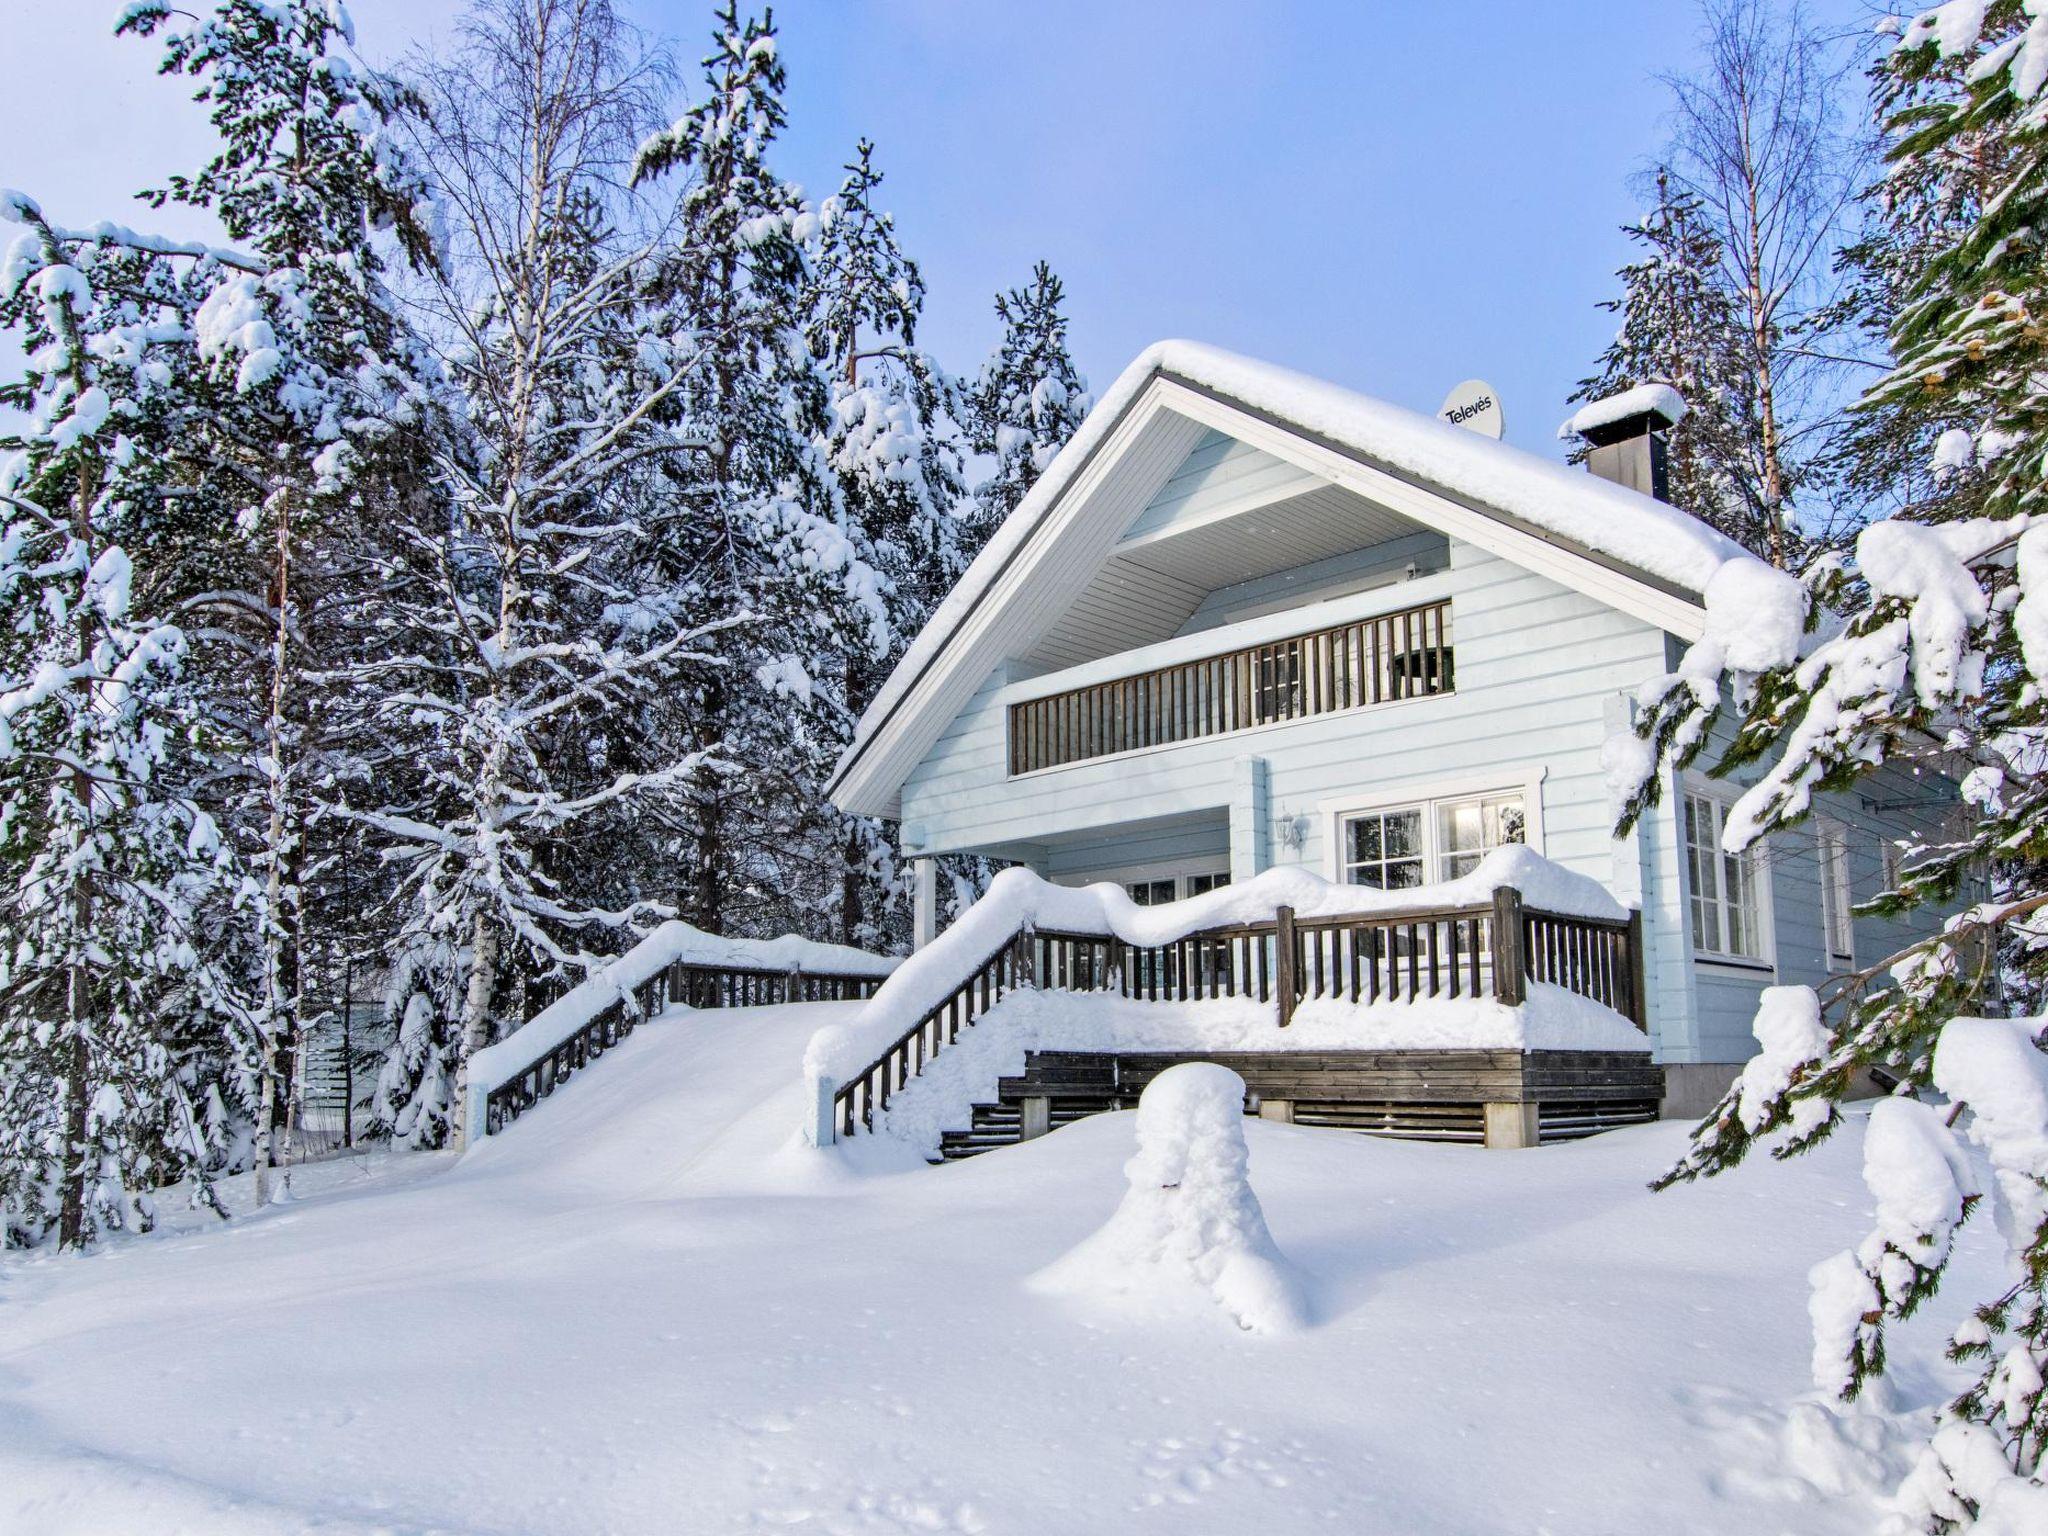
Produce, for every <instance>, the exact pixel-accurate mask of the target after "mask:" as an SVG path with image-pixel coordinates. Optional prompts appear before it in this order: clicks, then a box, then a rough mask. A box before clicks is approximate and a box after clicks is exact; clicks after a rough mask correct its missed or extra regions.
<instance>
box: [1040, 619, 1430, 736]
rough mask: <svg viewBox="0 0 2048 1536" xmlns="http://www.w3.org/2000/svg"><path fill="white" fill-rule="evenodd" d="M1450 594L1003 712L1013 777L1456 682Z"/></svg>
mask: <svg viewBox="0 0 2048 1536" xmlns="http://www.w3.org/2000/svg"><path fill="white" fill-rule="evenodd" d="M1450 616H1451V605H1450V600H1449V599H1447V598H1446V599H1443V600H1440V601H1438V602H1434V603H1423V604H1420V605H1418V606H1416V607H1412V608H1403V609H1398V610H1396V611H1394V612H1392V613H1382V614H1376V615H1374V616H1372V617H1370V618H1363V619H1354V620H1352V621H1350V622H1349V623H1345V624H1338V625H1333V626H1331V627H1328V628H1325V629H1318V630H1311V631H1309V632H1308V633H1306V634H1300V635H1292V636H1289V637H1287V638H1284V639H1280V640H1269V641H1266V642H1265V643H1263V644H1259V645H1248V646H1241V647H1239V648H1238V649H1236V650H1232V651H1220V652H1217V653H1216V654H1214V655H1211V656H1202V657H1197V658H1195V659H1194V660H1191V661H1181V662H1174V663H1172V664H1170V665H1168V666H1163V667H1156V668H1153V669H1152V670H1150V671H1147V672H1139V673H1134V674H1133V675H1131V676H1129V677H1122V678H1116V679H1113V680H1111V681H1108V682H1102V683H1092V684H1088V685H1086V686H1083V687H1079V688H1069V689H1066V690H1064V691H1062V692H1059V693H1050V694H1046V695H1044V696H1043V697H1041V698H1036V699H1025V700H1022V701H1020V702H1018V703H1016V704H1012V705H1011V706H1010V711H1009V744H1010V747H1009V762H1010V772H1011V773H1012V774H1013V775H1014V774H1020V773H1033V772H1036V771H1037V770H1039V769H1041V768H1058V767H1061V766H1063V765H1065V764H1067V763H1078V762H1086V761H1088V760H1090V759H1093V758H1098V757H1109V756H1112V755H1113V754H1115V753H1118V752H1131V751H1137V750H1139V749H1141V748H1145V747H1158V746H1170V745H1173V744H1175V743H1177V742H1183V741H1197V740H1200V739H1202V738H1204V737H1208V736H1221V735H1224V734H1225V733H1227V732H1230V731H1240V730H1247V729H1249V728H1251V727H1253V726H1259V725H1271V724H1274V723H1276V722H1279V721H1285V720H1305V719H1308V718H1310V717H1312V716H1316V715H1328V714H1335V713H1336V712H1338V711H1339V710H1346V709H1357V708H1360V707H1362V706H1364V705H1368V704H1385V703H1389V702H1392V701H1394V700H1397V699H1408V698H1420V697H1423V696H1425V695H1429V694H1437V693H1449V692H1451V691H1452V689H1453V687H1454V678H1453V672H1452V662H1453V656H1452V650H1451V641H1450Z"/></svg>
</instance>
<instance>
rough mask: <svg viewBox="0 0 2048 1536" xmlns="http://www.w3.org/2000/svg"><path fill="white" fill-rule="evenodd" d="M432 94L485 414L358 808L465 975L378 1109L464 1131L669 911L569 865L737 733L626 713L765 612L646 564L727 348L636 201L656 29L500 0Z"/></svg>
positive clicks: (414, 520)
mask: <svg viewBox="0 0 2048 1536" xmlns="http://www.w3.org/2000/svg"><path fill="white" fill-rule="evenodd" d="M420 83H421V89H422V91H423V94H424V97H425V102H426V110H425V112H424V114H423V115H422V116H421V117H420V118H419V119H417V130H418V133H419V135H420V155H421V159H422V161H423V162H424V163H426V164H429V165H431V166H432V167H433V170H434V174H435V176H436V179H437V183H438V185H439V188H440V190H441V192H442V194H443V196H444V198H445V201H446V204H447V225H448V249H447V254H446V259H445V261H444V262H443V264H442V265H441V266H440V267H439V268H438V269H436V270H435V271H434V272H433V273H432V274H430V276H431V281H430V282H429V283H428V284H427V286H426V291H425V293H424V294H423V296H422V304H423V307H425V308H426V309H427V311H428V313H429V315H430V319H429V320H428V322H427V324H428V326H429V328H430V330H431V332H432V334H434V336H435V338H436V340H437V341H438V343H439V344H440V346H441V348H442V349H443V353H444V356H445V358H446V367H447V370H448V373H449V376H450V379H451V381H452V383H453V385H454V386H455V388H456V389H457V390H459V392H460V419H459V422H458V424H457V426H456V428H455V429H454V430H452V431H451V432H449V433H448V434H447V435H446V437H445V438H444V439H442V440H441V441H440V443H439V444H438V445H437V452H436V457H435V460H434V465H433V469H434V474H433V488H434V490H435V492H436V493H437V494H432V495H424V496H421V497H419V498H417V499H416V500H415V501H413V502H412V503H410V504H409V505H408V507H407V508H406V511H407V518H406V520H405V521H404V522H403V524H402V525H401V526H399V527H398V528H397V529H396V530H395V536H394V537H393V539H392V541H391V543H390V546H389V554H388V555H387V556H386V558H385V560H384V564H383V571H382V580H383V597H382V609H381V612H380V615H379V628H380V631H381V633H380V635H379V636H378V639H377V643H376V645H375V646H374V648H373V649H371V650H370V651H369V653H368V654H366V655H364V656H362V657H360V658H359V659H358V660H357V661H356V662H355V663H354V664H353V666H352V667H351V668H350V670H349V675H348V679H347V682H348V698H349V701H350V702H349V704H348V707H349V708H350V709H351V710H353V711H354V712H355V714H356V727H355V728H356V731H357V733H358V734H360V735H361V736H363V737H366V738H380V739H382V740H383V741H385V742H387V743H390V744H395V745H397V746H398V747H399V749H400V751H401V752H402V760H399V761H389V762H387V764H386V767H387V770H388V771H387V772H385V773H384V774H382V775H381V776H379V777H378V778H377V779H375V780H374V781H373V784H372V787H373V789H374V790H375V791H376V794H374V795H370V796H365V795H360V794H358V795H355V796H353V797H351V800H350V803H349V804H348V806H347V809H346V815H347V816H348V817H349V818H350V819H351V820H353V821H354V822H356V823H357V824H359V825H361V826H363V827H366V828H368V829H370V830H371V831H372V832H373V833H375V834H376V835H377V836H378V838H379V839H380V844H381V852H382V856H383V858H384V859H385V861H386V863H387V864H388V865H389V866H391V867H393V868H395V869H396V870H398V871H399V874H400V879H399V882H398V885H397V889H396V891H395V902H396V910H397V912H398V914H399V922H400V927H399V933H398V938H397V945H396V947H397V950H398V953H399V954H400V955H401V957H404V964H402V965H401V967H400V971H401V973H402V974H403V976H405V977H407V978H411V979H413V980H414V981H417V982H419V983H421V984H423V985H430V986H439V985H444V984H445V983H447V982H449V981H451V980H452V981H459V990H458V991H457V993H456V994H455V995H453V996H451V995H448V994H447V993H445V992H438V993H437V994H435V995H426V994H424V993H418V992H415V993H409V994H406V995H400V996H394V997H393V999H392V1008H393V1013H394V1015H395V1017H396V1020H397V1022H398V1023H399V1025H400V1029H399V1043H398V1047H397V1051H396V1053H395V1055H394V1058H393V1062H392V1064H391V1065H390V1066H389V1068H388V1069H387V1072H386V1074H385V1079H384V1081H383V1083H382V1085H381V1086H380V1100H381V1102H382V1104H383V1105H384V1106H385V1109H386V1110H387V1111H388V1113H386V1114H384V1115H382V1116H381V1117H380V1118H382V1119H383V1120H384V1122H385V1123H386V1124H387V1125H388V1126H389V1127H390V1128H391V1129H394V1130H402V1131H403V1132H404V1133H405V1134H406V1135H407V1136H408V1137H409V1138H410V1139H411V1140H413V1141H414V1142H426V1141H431V1140H433V1139H434V1138H435V1137H436V1136H438V1135H439V1134H441V1133H442V1132H443V1130H444V1129H445V1128H446V1126H447V1124H448V1114H449V1107H450V1105H451V1104H453V1105H457V1106H459V1105H460V1104H461V1103H462V1102H463V1101H464V1100H463V1091H462V1090H463V1085H464V1083H465V1081H466V1073H467V1064H468V1061H469V1059H470V1058H471V1057H472V1056H473V1055H474V1054H475V1053H476V1052H477V1051H479V1050H481V1049H482V1048H483V1047H484V1046H486V1045H488V1044H490V1043H491V1042H492V1041H493V1040H494V1039H495V1038H496V1037H497V1036H498V1035H499V1034H500V1033H502V1032H503V1030H504V1029H505V1028H506V1027H507V1026H508V1025H510V1026H516V1025H517V1024H518V1023H520V1022H523V1021H524V1018H525V1016H526V1014H527V1013H528V1012H529V1011H530V1009H529V1007H528V1004H527V999H526V991H527V988H528V987H529V986H530V985H532V984H533V983H536V982H538V983H543V984H548V985H554V986H558V985H560V984H561V983H563V982H568V981H574V980H577V979H580V976H581V974H582V972H583V971H584V970H585V969H586V968H587V967H588V965H589V964H590V963H592V961H593V958H594V957H596V956H600V955H603V954H606V953H608V952H612V951H615V950H616V949H617V948H618V947H620V945H621V944H622V943H624V942H628V941H630V939H631V938H632V936H633V935H634V934H635V933H636V932H638V931H639V930H640V929H641V928H642V927H644V926H645V925H646V924H647V923H648V922H650V921H652V920H653V919H654V918H656V917H658V916H659V915H660V913H661V911H662V908H661V907H660V906H659V905H658V904H657V903H655V902H653V901H651V900H648V899H646V898H645V897H642V896H629V897H628V898H627V899H626V900H625V901H624V902H623V903H621V904H619V905H616V906H607V905H605V904H603V903H602V902H601V901H599V900H593V899H591V896H590V893H591V890H592V888H593V885H594V884H595V883H596V882H595V881H594V879H593V871H592V870H591V869H590V868H589V866H588V865H587V864H586V863H585V862H584V861H581V860H578V859H576V858H574V857H571V856H570V854H571V851H572V848H573V846H574V842H575V839H576V838H577V836H578V834H579V831H580V830H581V829H583V828H586V827H587V826H588V825H590V824H591V823H592V822H594V821H597V820H599V819H601V818H605V817H610V816H615V815H618V814H620V813H622V812H625V811H629V810H634V809H637V808H639V807H642V806H646V805H648V804H650V803H651V802H654V801H658V800H659V799H661V797H662V796H664V795H665V794H669V793H672V792H674V791H675V790H676V789H677V787H678V786H679V785H681V784H682V783H684V782H686V781H687V780H688V779H690V778H691V776H692V775H694V774H696V773H697V772H699V771H700V770H701V769H702V768H703V767H704V765H705V763H706V762H707V760H708V759H709V757H710V756H711V754H712V750H713V748H714V746H715V742H693V741H690V740H687V739H682V738H676V739H671V740H669V741H667V742H664V743H661V744H660V745H661V747H662V756H661V757H660V759H659V760H658V761H655V762H651V763H634V764H626V763H621V762H619V761H617V760H615V755H614V754H613V753H612V752H611V751H610V750H609V743H608V741H607V739H606V737H605V735H604V730H605V722H607V721H610V720H627V719H631V718H632V717H634V716H636V715H638V714H639V713H641V712H643V711H647V710H649V709H652V708H654V707H656V706H657V704H658V703H659V702H660V701H661V699H662V698H663V697H664V695H665V693H666V691H667V690H668V689H669V688H670V686H671V685H672V683H673V682H674V679H675V677H676V676H677V671H678V669H679V668H680V667H682V666H683V665H684V664H685V663H692V662H696V661H699V660H702V659H704V653H703V652H702V651H701V650H700V647H701V646H702V644H703V642H704V641H705V639H706V637H707V636H708V635H710V634H712V633H715V631H716V630H717V629H719V628H720V627H721V626H724V625H728V624H732V623H736V622H740V621H743V620H744V619H745V617H746V615H745V613H744V611H742V610H738V609H728V610H727V611H724V612H722V613H719V614H716V615H713V616H710V617H706V616H705V615H704V614H703V612H702V610H701V606H700V605H697V604H694V603H693V602H692V601H691V600H690V595H689V594H687V593H681V592H679V591H678V590H677V589H676V587H675V586H674V585H673V584H672V583H669V582H665V581H658V580H656V579H655V578H654V574H653V571H652V568H651V566H650V565H649V563H648V562H647V561H646V559H645V558H644V553H645V551H644V546H645V545H646V543H647V542H648V541H649V540H650V539H652V538H654V537H656V533H655V530H654V529H652V528H650V527H649V526H648V525H647V523H646V522H645V521H644V520H643V516H642V514H643V511H644V510H645V505H646V503H645V497H644V495H643V494H642V492H641V488H640V482H641V479H642V477H644V476H645V475H646V474H647V473H648V472H649V471H650V468H651V467H652V466H654V465H657V464H660V463H664V462H669V461H673V460H676V459H679V458H681V457H684V456H687V455H690V454H693V453H696V452H698V451H699V449H698V448H697V447H696V446H695V445H694V442H693V439H692V438H691V437H690V436H689V435H688V434H686V433H685V432H684V431H682V430H680V428H679V427H678V425H677V422H676V417H675V414H674V412H673V410H672V409H671V407H672V405H674V404H677V403H679V402H680V400H681V399H682V397H683V396H684V394H685V393H686V391H687V389H688V387H689V384H690V382H691V381H692V379H693V378H694V377H695V376H696V372H697V370H698V369H699V367H700V366H701V365H702V363H703V359H704V358H705V356H706V354H707V346H708V343H707V340H706V338H705V337H703V336H702V335H701V334H700V333H699V332H698V330H697V329H696V327H695V325H694V324H693V322H692V320H691V318H690V316H689V315H688V314H687V313H686V312H684V311H682V310H681V309H679V308H678V306H676V305H675V304H673V303H672V302H668V301H666V300H664V299H662V298H661V297H659V296H658V289H659V288H660V278H661V274H660V271H659V264H660V262H661V260H662V259H664V257H665V255H666V254H667V252H666V248H665V244H664V236H663V234H662V233H661V232H660V231H658V230H657V231H650V230H648V229H645V228H642V227H640V226H638V225H637V224H634V223H631V222H627V212H626V211H625V210H622V209H621V208H620V207H619V189H620V184H621V182H622V179H623V176H624V174H625V171H626V168H627V164H628V161H629V157H630V154H631V151H632V146H633V144H634V142H635V139H636V137H637V134H638V130H639V128H640V125H641V123H642V121H643V120H644V114H645V112H646V110H647V107H648V91H649V88H650V86H651V84H652V83H653V77H652V75H651V74H650V71H649V65H648V61H647V59H646V58H645V56H644V55H643V54H642V53H641V52H639V51H638V49H637V45H636V41H635V38H634V35H633V34H632V33H631V32H630V31H629V30H628V29H627V28H626V26H625V25H624V23H623V22H621V21H620V19H619V18H618V16H617V15H616V13H615V11H614V8H613V7H612V6H611V5H609V4H607V3H604V0H486V3H483V4H480V5H478V6H476V7H475V8H474V9H473V10H472V11H471V12H470V14H469V16H468V17H467V18H466V19H465V21H464V23H463V25H462V28H461V30H460V32H459V35H458V41H457V44H456V46H455V47H454V48H453V49H452V50H451V51H450V52H449V53H448V54H447V55H445V56H444V57H442V58H440V59H437V60H433V61H428V62H426V63H424V64H423V65H422V68H421V70H420ZM451 953H452V955H453V956H454V963H453V964H450V963H448V957H449V955H450V954H451ZM422 957H424V958H422ZM423 1085H424V1086H423ZM443 1085H445V1088H444V1086H443ZM430 1101H431V1102H430ZM468 1129H474V1128H468Z"/></svg>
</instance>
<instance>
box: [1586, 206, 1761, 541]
mask: <svg viewBox="0 0 2048 1536" xmlns="http://www.w3.org/2000/svg"><path fill="white" fill-rule="evenodd" d="M1655 186H1656V201H1655V203H1654V204H1653V205H1652V206H1651V208H1650V211H1649V212H1648V213H1646V214H1644V215H1643V218H1642V221H1641V222H1640V223H1636V224H1631V225H1628V226H1626V227H1625V228H1624V229H1623V233H1624V234H1626V235H1627V236H1628V238H1629V240H1630V241H1631V242H1633V243H1634V244H1635V245H1636V246H1637V247H1638V248H1639V249H1640V251H1641V255H1640V256H1639V257H1638V258H1637V259H1636V260H1634V261H1631V262H1630V263H1629V264H1628V265H1626V266H1624V267H1623V268H1621V270H1620V272H1619V273H1617V274H1616V275H1617V276H1619V277H1620V278H1621V283H1622V293H1621V297H1620V298H1618V299H1612V300H1609V301H1608V302H1607V303H1605V304H1604V305H1602V306H1601V307H1602V308H1604V309H1607V310H1609V311H1611V312H1612V313H1613V314H1615V315H1616V316H1618V317H1619V319H1620V322H1621V324H1620V328H1619V329H1618V330H1617V331H1616V332H1615V336H1614V340H1613V341H1612V342H1610V343H1609V344H1608V347H1607V350H1606V351H1605V352H1603V353H1601V354H1600V371H1599V372H1598V373H1595V374H1593V375H1591V376H1589V377H1587V378H1584V379H1581V380H1580V381H1579V385H1578V388H1577V389H1576V390H1574V391H1573V392H1572V396H1571V398H1572V399H1573V400H1574V401H1591V400H1599V399H1602V398H1604V397H1605V396H1608V395H1613V394H1618V393H1620V392H1621V391H1622V390H1625V389H1632V388H1634V387H1635V386H1637V385H1639V384H1669V385H1670V386H1671V387H1672V388H1674V389H1676V390H1677V391H1678V393H1679V395H1680V396H1681V397H1682V398H1683V399H1684V401H1685V404H1686V413H1685V418H1684V420H1682V421H1680V422H1679V423H1678V425H1677V426H1675V427H1673V428H1672V429H1671V431H1670V433H1669V435H1668V437H1667V440H1666V441H1667V450H1668V452H1667V457H1666V461H1665V462H1666V474H1667V477H1668V486H1669V495H1670V498H1671V502H1672V505H1674V506H1677V507H1682V508H1684V509H1685V510H1686V511H1687V512H1690V513H1691V514H1692V515H1693V516H1694V517H1697V518H1698V519H1700V521H1702V522H1704V523H1707V524H1708V525H1710V526H1711V527H1715V528H1718V529H1720V530H1721V531H1722V532H1723V533H1725V534H1727V535H1728V536H1729V537H1730V538H1731V539H1734V540H1735V541H1736V542H1737V543H1739V544H1742V545H1743V546H1745V547H1746V548H1748V549H1750V550H1751V551H1753V552H1754V553H1756V554H1759V555H1763V556H1765V557H1767V558H1768V556H1769V554H1770V551H1771V543H1772V536H1773V527H1774V519H1773V518H1772V516H1771V514H1770V512H1769V510H1768V509H1767V508H1764V507H1763V506H1761V505H1759V504H1758V502H1757V500H1756V498H1755V497H1754V496H1753V495H1751V494H1749V477H1748V476H1747V475H1746V474H1745V473H1744V472H1743V469H1744V452H1745V446H1744V445H1745V444H1746V443H1747V442H1748V441H1749V440H1750V438H1751V436H1752V433H1751V431H1750V425H1749V423H1750V415H1751V411H1750V407H1751V405H1752V403H1753V399H1754V391H1753V390H1752V389H1751V387H1750V384H1751V378H1750V374H1749V371H1748V369H1747V367H1746V364H1745V360H1744V347H1743V341H1742V322H1741V316H1740V313H1739V311H1738V309H1737V306H1736V304H1735V303H1734V301H1733V300H1732V299H1731V298H1730V296H1729V295H1728V293H1727V292H1726V290H1725V289H1724V288H1723V287H1722V285H1721V281H1720V270H1721V247H1720V242H1719V241H1718V240H1716V239H1715V238H1714V235H1713V233H1712V232H1711V231H1710V230H1709V229H1708V228H1707V227H1706V224H1705V222H1704V221H1703V219H1702V218H1701V216H1700V206H1699V199H1698V198H1696V197H1694V196H1693V195H1692V194H1690V193H1685V192H1677V191H1674V190H1673V189H1672V186H1671V181H1670V177H1669V176H1668V175H1667V174H1666V173H1664V172H1662V171H1659V172H1658V173H1657V177H1656V182H1655ZM1567 425H1569V424H1567ZM1575 457H1576V458H1583V457H1584V450H1583V449H1580V450H1579V451H1578V452H1577V453H1576V455H1575Z"/></svg>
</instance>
